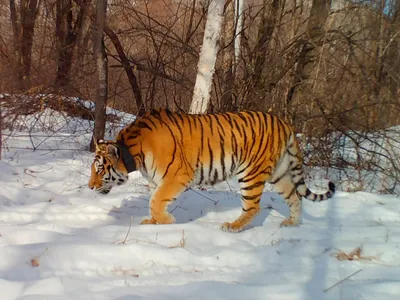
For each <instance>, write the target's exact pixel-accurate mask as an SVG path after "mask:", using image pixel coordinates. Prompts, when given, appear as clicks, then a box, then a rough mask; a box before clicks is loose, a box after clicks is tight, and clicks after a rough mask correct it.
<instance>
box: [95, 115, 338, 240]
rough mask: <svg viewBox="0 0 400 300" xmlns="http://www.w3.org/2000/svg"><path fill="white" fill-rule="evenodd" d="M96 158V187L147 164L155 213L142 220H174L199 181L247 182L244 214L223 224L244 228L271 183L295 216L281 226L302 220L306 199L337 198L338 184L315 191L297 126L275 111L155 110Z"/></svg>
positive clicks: (100, 146) (103, 188)
mask: <svg viewBox="0 0 400 300" xmlns="http://www.w3.org/2000/svg"><path fill="white" fill-rule="evenodd" d="M95 144H96V151H95V159H94V161H93V163H92V166H91V176H90V180H89V187H90V188H91V189H94V190H96V191H98V192H100V193H103V194H107V193H108V192H110V190H111V188H112V187H113V186H115V185H121V184H123V183H125V182H126V181H127V180H128V173H130V172H133V171H135V170H139V171H140V172H141V173H142V175H143V176H144V177H145V178H147V180H148V182H149V186H150V190H151V193H152V195H151V199H150V217H149V218H148V219H144V220H143V221H142V222H141V224H171V223H174V221H175V219H174V217H173V216H172V215H171V214H170V213H168V211H167V208H168V205H169V204H171V203H172V202H173V201H174V200H175V199H176V198H177V197H178V196H179V195H180V194H181V193H182V192H183V191H185V190H186V189H187V188H189V187H191V186H194V185H202V184H209V185H213V184H215V183H217V182H221V181H224V180H226V179H229V178H231V177H233V176H236V178H237V179H238V181H239V186H240V191H241V200H242V213H241V215H240V216H239V217H238V218H237V219H236V220H234V221H233V222H231V223H230V222H225V223H223V224H222V225H221V229H222V230H224V231H231V232H238V231H241V230H242V229H243V228H244V227H245V226H246V225H248V224H249V223H250V222H251V221H252V219H253V218H254V217H255V216H256V215H257V213H258V212H259V211H260V198H261V195H262V193H263V189H264V185H265V183H266V182H269V183H272V184H274V189H275V190H276V191H277V192H278V193H279V194H280V195H282V197H283V198H284V199H285V200H286V203H287V204H288V206H289V210H290V215H289V217H288V218H287V219H285V220H283V222H282V223H281V226H294V225H297V224H298V223H299V221H300V217H301V199H302V197H305V198H307V199H309V200H311V201H322V200H326V199H328V198H331V197H332V196H333V194H334V193H335V185H334V183H332V182H329V185H328V187H329V190H328V191H327V192H326V193H324V194H315V193H313V192H311V191H310V190H309V189H308V188H307V186H306V184H305V182H304V178H303V170H302V155H301V153H300V149H299V145H298V142H297V140H296V136H295V133H294V131H293V129H292V127H291V126H289V125H288V124H287V123H286V122H285V121H284V120H283V119H281V118H279V117H277V116H274V115H272V114H268V113H263V112H256V111H242V112H238V113H231V112H228V113H220V114H202V115H201V114H199V115H195V114H183V113H173V112H170V111H169V110H166V109H161V110H153V111H152V112H149V113H147V114H146V115H144V116H143V117H141V118H138V119H136V120H135V121H134V122H133V123H131V124H129V125H127V126H126V127H125V128H124V129H122V130H121V131H120V132H119V134H118V136H117V139H116V140H115V141H103V140H98V141H95Z"/></svg>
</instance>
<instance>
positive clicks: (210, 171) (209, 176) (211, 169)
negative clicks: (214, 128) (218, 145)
mask: <svg viewBox="0 0 400 300" xmlns="http://www.w3.org/2000/svg"><path fill="white" fill-rule="evenodd" d="M208 151H209V154H210V170H209V171H208V178H211V173H212V171H213V165H214V153H213V151H212V148H211V145H210V139H208Z"/></svg>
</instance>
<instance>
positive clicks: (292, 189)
mask: <svg viewBox="0 0 400 300" xmlns="http://www.w3.org/2000/svg"><path fill="white" fill-rule="evenodd" d="M274 189H275V191H276V192H278V193H279V194H280V195H281V196H282V197H283V198H284V199H285V202H286V203H287V205H288V206H289V212H290V213H289V217H288V218H287V219H285V220H283V221H282V222H281V226H296V225H298V224H299V222H300V218H301V205H302V203H301V198H300V197H299V196H298V194H297V191H296V185H295V184H294V183H293V180H292V177H291V176H290V175H289V174H287V175H285V176H284V177H283V178H281V179H280V180H279V181H278V182H276V183H275V185H274Z"/></svg>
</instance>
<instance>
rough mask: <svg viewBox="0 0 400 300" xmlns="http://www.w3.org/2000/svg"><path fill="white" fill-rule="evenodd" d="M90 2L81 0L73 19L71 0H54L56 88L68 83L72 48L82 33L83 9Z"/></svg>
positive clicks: (84, 9) (64, 86) (85, 8)
mask: <svg viewBox="0 0 400 300" xmlns="http://www.w3.org/2000/svg"><path fill="white" fill-rule="evenodd" d="M89 3H90V1H89V0H82V7H81V8H80V9H79V11H78V14H77V16H76V17H75V21H74V14H73V11H74V10H73V5H72V4H73V2H72V0H57V1H56V39H57V54H58V63H57V75H56V80H55V87H56V88H66V87H67V86H68V85H69V84H70V78H69V77H70V72H71V67H72V63H73V61H72V59H73V54H74V49H75V46H76V44H77V41H78V39H79V38H80V35H81V33H82V26H83V22H84V20H85V11H86V10H87V6H88V4H89Z"/></svg>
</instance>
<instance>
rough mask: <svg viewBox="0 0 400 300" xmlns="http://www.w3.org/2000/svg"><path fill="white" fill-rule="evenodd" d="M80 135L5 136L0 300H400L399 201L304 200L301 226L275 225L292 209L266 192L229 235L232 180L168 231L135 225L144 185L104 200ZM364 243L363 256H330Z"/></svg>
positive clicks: (144, 207)
mask: <svg viewBox="0 0 400 300" xmlns="http://www.w3.org/2000/svg"><path fill="white" fill-rule="evenodd" d="M76 132H78V133H79V134H77V133H74V134H71V133H68V132H67V131H66V132H63V131H58V132H57V133H54V134H50V133H49V132H34V130H33V131H32V132H31V134H28V133H27V132H25V131H21V132H14V133H13V135H12V136H10V137H8V138H7V139H6V143H5V149H4V150H3V151H4V152H3V160H2V161H0V186H1V188H0V295H1V296H0V299H1V300H13V299H24V300H45V299H46V300H61V299H63V300H64V299H71V300H78V299H85V300H87V299H94V300H103V299H104V300H105V299H113V300H114V299H116V300H128V299H152V300H157V299H160V300H161V299H162V300H166V299H174V300H175V299H177V300H179V299H185V300H186V299H191V300H192V299H201V300H204V299H213V300H218V299H241V300H242V299H252V300H253V299H254V300H257V299H260V300H261V299H263V300H265V299H279V300H284V299H288V300H296V299H302V300H322V299H332V300H347V299H348V300H354V299H361V300H367V299H374V300H375V299H380V300H384V299H393V300H394V299H400V199H399V198H396V197H395V196H389V195H386V196H385V195H377V194H371V193H366V192H356V193H345V192H341V191H338V192H337V194H336V196H335V197H334V198H332V199H330V200H329V201H326V202H323V203H318V204H315V203H311V202H309V201H307V200H305V201H304V202H303V222H302V224H301V225H300V226H299V227H295V228H280V227H279V224H280V222H281V221H282V219H283V218H285V217H286V216H287V215H288V208H287V207H286V205H285V204H284V202H283V200H282V199H281V198H280V197H279V196H278V195H277V194H275V193H272V192H268V191H266V192H265V194H264V195H263V199H262V206H263V207H264V209H263V210H262V213H261V214H260V215H259V216H258V217H257V219H256V220H255V221H254V222H253V224H252V226H251V227H249V228H248V229H247V230H245V231H243V232H240V233H237V234H234V233H227V232H223V231H221V230H220V229H219V225H220V224H221V223H222V222H224V221H231V220H234V219H235V218H236V217H237V216H238V215H239V214H240V212H241V208H240V198H239V194H238V193H237V186H236V184H235V182H234V181H232V182H230V183H229V184H221V185H218V186H215V187H214V188H209V189H207V190H199V189H195V190H189V191H187V192H185V193H183V194H182V195H181V197H179V198H178V199H177V201H176V202H175V203H174V204H173V205H172V206H171V209H170V210H171V211H173V214H174V215H175V217H176V219H177V223H176V224H174V225H155V226H152V225H139V222H140V221H141V219H142V218H143V217H144V216H147V214H148V200H149V190H148V187H147V185H146V182H145V181H144V180H143V178H141V176H140V175H139V174H137V173H132V174H131V176H130V181H129V183H128V184H127V185H125V186H122V187H119V188H114V189H113V190H112V191H111V193H110V194H108V195H100V194H97V193H95V192H93V191H91V190H89V189H88V188H87V181H88V178H89V177H88V176H89V173H90V169H89V166H90V163H91V161H92V159H93V158H92V154H90V153H89V152H85V151H83V150H82V149H84V148H85V146H84V145H86V147H87V141H88V139H89V138H88V137H89V135H82V133H81V132H79V130H78V131H76ZM6 134H7V132H6ZM49 135H51V137H49ZM32 143H34V144H35V145H40V146H39V147H38V150H36V151H34V152H33V151H32V150H30V149H27V148H32ZM46 149H47V150H46ZM57 149H63V150H57ZM316 183H317V184H318V185H321V186H320V188H321V189H324V186H323V183H324V182H323V181H322V180H320V181H317V182H316ZM310 184H311V187H313V188H315V185H313V183H311V182H310ZM360 246H362V252H361V255H362V257H361V259H357V258H356V259H355V260H352V261H349V260H338V259H337V257H335V255H336V254H338V253H340V251H344V252H345V253H350V252H351V251H352V250H354V249H355V248H357V247H360ZM360 270H361V271H360ZM347 277H348V278H347Z"/></svg>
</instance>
